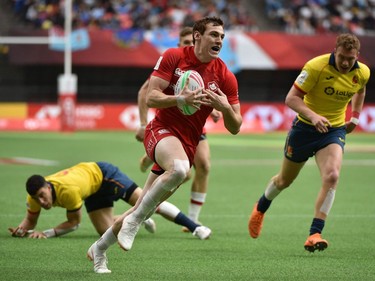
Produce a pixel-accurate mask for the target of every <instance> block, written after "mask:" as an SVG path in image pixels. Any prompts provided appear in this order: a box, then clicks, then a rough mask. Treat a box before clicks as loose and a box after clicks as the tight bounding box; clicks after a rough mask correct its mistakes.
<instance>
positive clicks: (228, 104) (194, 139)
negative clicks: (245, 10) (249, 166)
mask: <svg viewBox="0 0 375 281" xmlns="http://www.w3.org/2000/svg"><path fill="white" fill-rule="evenodd" d="M223 26H224V23H223V21H222V20H221V19H219V18H216V17H207V18H203V19H201V20H198V21H197V22H196V23H195V24H194V26H193V40H194V46H191V47H185V48H172V49H168V50H167V51H166V52H165V53H164V54H163V55H162V56H161V57H160V59H159V60H158V62H157V63H156V66H155V68H154V72H153V73H152V75H151V78H150V86H149V89H148V93H147V106H148V107H153V108H157V109H158V110H157V112H156V116H155V118H154V119H153V120H152V121H151V122H150V123H149V124H148V125H147V127H146V131H145V139H144V146H145V150H146V152H147V154H148V156H149V157H150V158H151V159H152V160H153V161H154V162H155V164H154V166H153V168H152V172H150V174H149V176H148V179H147V181H146V184H145V187H144V189H143V192H142V194H141V197H140V198H139V199H138V201H137V203H136V205H135V206H134V207H133V208H132V209H130V210H129V211H127V212H125V213H124V214H123V215H122V217H121V218H120V219H119V220H117V221H116V222H115V223H114V225H113V226H112V227H110V228H109V229H108V230H107V231H106V232H105V233H104V234H103V235H102V237H101V238H100V239H99V240H98V241H96V242H95V243H94V244H92V245H91V247H90V249H89V253H88V254H89V256H90V257H91V258H92V259H93V260H94V262H97V261H101V263H102V267H103V268H104V267H106V258H105V253H106V250H107V249H108V248H109V247H110V246H111V245H113V244H115V243H116V242H118V243H119V244H120V246H121V248H122V249H124V250H126V251H128V250H130V249H131V248H132V245H133V241H134V238H135V236H136V234H137V232H138V230H139V228H140V226H141V224H142V222H143V221H144V220H145V219H146V218H147V217H149V216H150V215H152V214H153V212H154V211H155V209H156V207H157V206H158V205H159V204H160V203H161V202H163V201H164V200H166V199H167V198H168V197H169V196H171V195H172V194H173V193H174V192H175V191H176V190H177V188H178V187H179V186H180V184H181V183H182V182H183V181H184V179H185V177H186V176H187V174H188V173H189V171H190V167H191V165H192V163H193V160H194V154H195V151H196V147H197V145H198V143H199V138H200V135H201V134H202V130H203V126H204V124H205V122H206V119H207V117H208V116H209V115H210V113H211V111H212V110H213V109H216V110H218V111H220V112H221V113H222V116H223V119H224V125H225V127H226V129H227V130H228V131H229V132H230V133H232V134H237V133H238V132H239V131H240V127H241V124H242V116H241V113H240V102H239V99H238V85H237V80H236V78H235V76H234V74H233V73H231V72H230V71H229V69H228V68H227V67H226V65H225V63H224V62H223V61H222V60H221V59H220V58H219V53H220V50H221V48H222V44H223V39H224V36H225V34H224V27H223ZM187 70H195V71H197V72H198V73H199V74H200V75H201V76H202V78H203V80H204V83H205V88H206V89H204V90H203V92H202V90H201V89H197V90H195V91H190V90H188V89H187V87H185V88H184V89H183V90H182V92H181V93H180V95H177V96H175V95H174V92H173V91H174V86H175V84H176V82H177V80H178V78H179V77H180V76H181V75H182V73H183V72H185V71H187ZM178 103H180V104H187V105H192V106H193V105H196V106H198V105H200V109H199V110H198V111H197V112H196V113H195V114H193V115H183V114H182V113H181V112H180V111H179V109H178V108H177V104H178Z"/></svg>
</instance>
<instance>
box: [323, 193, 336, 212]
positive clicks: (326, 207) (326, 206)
mask: <svg viewBox="0 0 375 281" xmlns="http://www.w3.org/2000/svg"><path fill="white" fill-rule="evenodd" d="M335 193H336V190H335V189H333V188H330V189H329V190H328V192H327V195H326V198H325V199H324V201H323V204H322V206H321V207H320V211H321V212H322V213H324V214H326V215H327V216H328V214H329V211H330V210H331V208H332V205H333V201H334V200H335Z"/></svg>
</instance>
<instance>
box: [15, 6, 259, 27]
mask: <svg viewBox="0 0 375 281" xmlns="http://www.w3.org/2000/svg"><path fill="white" fill-rule="evenodd" d="M9 1H11V4H12V8H13V11H14V13H15V14H16V15H17V17H18V18H19V19H21V20H22V21H24V22H27V23H28V24H30V25H32V26H35V27H36V28H41V29H46V30H48V29H50V28H51V27H52V26H63V25H64V11H65V10H64V2H65V1H64V0H9ZM72 2H73V13H72V18H73V27H74V28H79V27H86V28H100V29H126V28H142V29H146V30H150V29H155V28H162V27H167V28H180V27H181V26H185V25H190V26H191V25H192V23H193V22H194V21H195V20H196V19H198V18H201V17H203V16H211V15H215V16H220V17H221V18H222V19H223V20H224V22H225V24H226V28H227V29H242V30H248V29H250V28H251V27H252V26H253V25H254V24H255V23H254V22H253V21H252V20H251V19H250V18H249V15H248V13H247V10H246V7H245V6H244V5H243V2H242V1H240V0H184V1H181V0H73V1H72Z"/></svg>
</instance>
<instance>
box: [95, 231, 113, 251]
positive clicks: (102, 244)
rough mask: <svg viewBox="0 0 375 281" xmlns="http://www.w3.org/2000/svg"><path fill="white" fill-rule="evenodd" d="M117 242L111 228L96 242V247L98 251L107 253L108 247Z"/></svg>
mask: <svg viewBox="0 0 375 281" xmlns="http://www.w3.org/2000/svg"><path fill="white" fill-rule="evenodd" d="M116 242H117V237H116V235H115V234H114V233H113V230H112V226H111V227H110V228H108V229H107V230H106V232H104V233H103V235H102V236H101V237H100V238H99V240H98V241H96V245H98V249H99V250H100V251H103V252H105V251H107V249H108V248H109V247H111V246H112V245H113V244H115V243H116Z"/></svg>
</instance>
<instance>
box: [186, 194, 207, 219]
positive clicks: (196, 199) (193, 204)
mask: <svg viewBox="0 0 375 281" xmlns="http://www.w3.org/2000/svg"><path fill="white" fill-rule="evenodd" d="M206 195H207V193H201V192H194V191H192V192H191V195H190V204H189V212H188V217H189V218H190V219H191V220H192V221H194V222H198V218H199V214H200V212H201V209H202V205H203V204H204V202H205V201H206Z"/></svg>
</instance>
